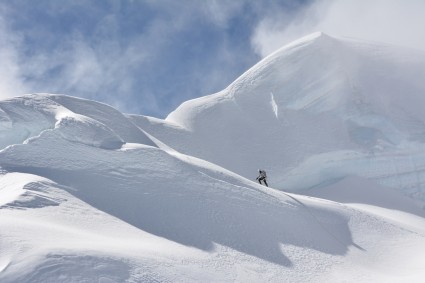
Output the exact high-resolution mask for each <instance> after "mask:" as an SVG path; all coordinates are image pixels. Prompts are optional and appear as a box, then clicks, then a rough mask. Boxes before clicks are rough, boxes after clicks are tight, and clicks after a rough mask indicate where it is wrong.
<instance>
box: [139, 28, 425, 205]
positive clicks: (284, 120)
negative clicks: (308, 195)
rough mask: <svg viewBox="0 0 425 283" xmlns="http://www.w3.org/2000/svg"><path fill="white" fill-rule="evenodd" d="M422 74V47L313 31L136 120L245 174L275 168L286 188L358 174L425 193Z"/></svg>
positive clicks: (274, 176) (276, 181)
mask: <svg viewBox="0 0 425 283" xmlns="http://www.w3.org/2000/svg"><path fill="white" fill-rule="evenodd" d="M423 78H425V54H424V53H421V52H419V51H415V50H413V51H412V50H405V49H402V48H399V47H395V46H388V45H383V44H378V43H370V42H362V41H359V40H352V39H340V38H333V37H330V36H328V35H326V34H323V33H315V34H312V35H310V36H307V37H305V38H302V39H300V40H298V41H296V42H293V43H292V44H289V45H287V46H285V47H283V48H282V49H280V50H278V51H277V52H275V53H274V54H272V55H270V56H269V57H267V58H265V59H264V60H262V61H261V62H259V63H258V64H257V65H255V66H254V67H252V68H251V69H250V70H248V71H247V72H246V73H245V74H243V75H242V76H241V77H240V78H238V79H237V80H236V81H235V82H234V83H232V84H231V85H230V86H229V87H228V88H227V89H225V90H223V91H221V92H220V93H217V94H214V95H210V96H206V97H201V98H198V99H195V100H191V101H187V102H185V103H183V104H182V105H181V106H180V107H179V108H178V109H176V110H175V111H174V112H172V113H171V114H170V115H169V116H168V117H167V119H166V120H165V121H158V120H156V119H150V118H145V117H134V120H135V122H136V124H138V125H140V126H141V127H143V128H144V129H146V131H148V132H149V133H150V134H152V135H153V136H155V137H157V138H158V139H160V140H162V141H163V142H165V143H167V144H168V145H169V146H171V147H173V148H175V149H176V150H179V151H180V152H184V153H187V154H190V155H193V156H197V157H199V158H202V159H206V160H209V161H211V162H214V163H215V164H218V165H221V166H223V167H225V168H227V169H229V170H231V171H233V172H236V173H238V174H240V175H242V176H244V177H247V178H251V179H252V177H254V176H255V174H256V171H257V169H258V168H264V169H266V170H267V169H268V171H269V172H270V174H269V175H270V181H271V182H272V183H273V185H274V187H276V188H280V189H283V190H290V191H300V190H305V189H308V188H311V187H315V186H317V184H320V183H327V182H329V181H330V180H332V179H335V180H338V179H341V178H343V177H345V176H347V175H350V174H357V175H361V176H364V177H367V178H374V179H377V181H379V182H380V183H382V184H385V185H389V186H392V187H395V188H400V189H402V190H404V191H406V192H407V191H408V193H409V194H415V195H420V197H421V198H422V200H425V194H424V192H425V191H424V190H422V188H423V187H424V185H425V174H424V171H423V170H422V169H421V168H423V167H424V166H425V156H424V152H425V151H424V142H425V112H424V111H423V109H422V106H423V105H425V80H424V79H423ZM389 155H390V156H391V158H388V156H389ZM394 163H396V164H398V166H394ZM306 173H308V174H306Z"/></svg>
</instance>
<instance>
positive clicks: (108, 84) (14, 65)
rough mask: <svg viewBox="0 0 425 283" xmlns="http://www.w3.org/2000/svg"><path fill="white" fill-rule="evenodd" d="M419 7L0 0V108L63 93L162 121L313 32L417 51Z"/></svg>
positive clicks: (389, 0) (286, 1) (303, 0)
mask: <svg viewBox="0 0 425 283" xmlns="http://www.w3.org/2000/svg"><path fill="white" fill-rule="evenodd" d="M403 3H404V4H403ZM424 3H425V1H421V0H406V1H401V0H385V1H384V0H372V1H365V0H363V1H362V0H357V1H356V0H347V1H333V0H317V1H316V0H298V1H297V0H263V1H251V0H157V1H154V0H140V1H137V0H133V1H130V0H129V1H118V0H92V1H90V0H69V1H62V0H50V1H47V0H38V1H32V0H14V1H8V0H0V62H2V63H1V65H0V98H6V97H11V96H15V95H21V94H24V93H36V92H49V93H63V94H68V95H73V96H79V97H84V98H88V99H94V100H97V101H101V102H105V103H108V104H110V105H112V106H114V107H116V108H118V109H119V110H121V111H123V112H126V113H134V114H143V115H149V116H155V117H160V118H164V117H165V116H166V115H167V114H168V113H169V112H171V111H172V110H174V109H175V108H176V107H177V106H178V105H180V104H181V103H182V102H184V101H186V100H188V99H191V98H195V97H199V96H203V95H208V94H211V93H214V92H217V91H220V90H222V89H224V88H225V87H226V86H227V85H229V84H230V83H231V82H232V81H234V80H235V79H236V78H237V77H238V76H240V75H241V74H242V73H243V72H244V71H246V70H247V69H248V68H250V67H251V66H253V65H254V64H255V63H257V62H258V61H259V60H261V58H263V57H265V56H266V55H267V54H269V53H270V52H273V51H274V50H276V49H277V48H279V47H281V46H283V45H284V44H286V43H288V42H290V41H291V40H294V39H296V38H298V37H301V36H304V35H306V34H308V33H311V32H314V31H317V30H322V31H325V32H328V33H330V34H333V35H347V36H355V37H360V38H366V39H375V40H381V41H386V42H390V43H403V44H405V45H409V46H413V47H418V48H423V47H424V46H425V44H424V42H425V40H423V37H424V36H425V35H423V34H424V33H423V26H425V20H424V19H425V15H424V13H425V6H424Z"/></svg>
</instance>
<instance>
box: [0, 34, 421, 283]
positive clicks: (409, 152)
mask: <svg viewBox="0 0 425 283" xmlns="http://www.w3.org/2000/svg"><path fill="white" fill-rule="evenodd" d="M424 58H425V57H423V55H421V54H416V53H415V52H413V51H409V52H406V51H405V50H402V49H399V48H396V47H392V46H383V45H380V44H375V43H365V42H359V41H354V40H346V39H336V38H331V37H329V36H327V35H324V34H321V33H318V34H314V35H311V36H309V37H306V38H303V39H301V40H299V41H297V42H294V43H292V44H290V45H288V46H285V47H283V48H282V49H281V50H279V51H277V52H276V53H274V54H272V55H271V56H269V57H267V58H265V59H264V60H262V61H261V62H259V63H258V64H257V65H256V66H254V67H253V68H252V69H250V70H248V71H247V72H246V73H245V74H243V75H242V76H241V77H240V78H239V79H238V80H236V81H235V82H234V83H233V84H231V85H230V86H229V87H228V88H227V89H225V90H223V91H222V92H220V93H218V94H214V95H210V96H207V97H202V98H199V99H196V100H193V101H188V102H186V103H184V104H183V105H181V106H180V107H179V108H178V109H176V110H175V111H174V112H173V113H171V114H170V115H169V116H168V117H167V119H166V120H159V119H155V118H151V117H144V116H136V115H125V114H122V113H120V112H119V111H117V110H116V109H114V108H112V107H110V106H107V105H105V104H101V103H98V102H94V101H89V100H84V99H79V98H75V97H69V96H65V95H53V94H35V95H26V96H22V97H15V98H12V99H9V100H4V101H0V282H102V283H104V282H341V281H345V282H422V280H423V278H424V277H425V270H424V269H423V261H424V259H425V257H424V254H423V250H424V248H425V210H424V209H423V208H422V207H421V206H422V205H423V202H422V201H423V192H424V189H423V182H425V179H424V176H423V173H424V171H423V168H424V165H425V162H424V161H422V160H423V158H422V157H423V153H422V152H421V151H422V149H423V147H424V146H423V142H424V140H423V133H425V126H423V121H424V118H425V115H424V114H422V113H421V112H420V108H419V107H420V105H421V102H422V99H424V98H423V95H424V90H425V87H424V83H423V82H422V81H421V77H423V75H425V74H424V72H425V68H424V66H425V64H424V62H425V60H424ZM258 167H262V168H265V169H266V170H267V171H268V173H269V175H270V176H269V179H270V180H269V182H270V185H271V187H272V188H266V187H264V186H260V185H259V184H257V183H255V182H253V181H252V179H255V177H256V174H257V172H256V171H257V169H258ZM246 177H248V178H246ZM249 179H251V180H249ZM276 188H277V189H281V190H276ZM393 188H397V189H399V190H394V189H393ZM282 189H283V190H293V191H298V192H304V193H305V194H309V195H310V196H305V195H304V196H303V195H295V194H290V193H286V192H284V191H282ZM307 189H310V190H307ZM313 196H314V197H313Z"/></svg>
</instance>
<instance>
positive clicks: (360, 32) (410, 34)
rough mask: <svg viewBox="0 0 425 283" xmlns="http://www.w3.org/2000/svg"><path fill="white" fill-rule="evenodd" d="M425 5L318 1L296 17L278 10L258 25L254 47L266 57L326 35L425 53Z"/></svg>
mask: <svg viewBox="0 0 425 283" xmlns="http://www.w3.org/2000/svg"><path fill="white" fill-rule="evenodd" d="M424 26H425V2H424V1H422V0H408V1H399V0H370V1H365V0H360V1H359V0H345V1H336V0H319V1H314V2H312V3H311V4H310V5H308V6H306V7H305V8H304V9H302V10H299V11H298V12H297V15H296V16H294V15H292V16H291V17H290V21H288V15H286V14H285V12H284V11H281V10H277V11H276V12H275V13H273V14H272V15H271V16H269V17H267V18H264V19H263V20H262V21H260V22H259V24H258V26H257V28H256V30H255V32H254V34H253V37H252V44H253V46H254V47H255V50H256V52H258V54H260V55H261V56H263V57H264V56H266V55H268V54H270V53H271V52H272V51H274V50H276V49H278V48H279V47H281V46H283V45H284V44H286V43H288V42H290V41H292V40H294V39H296V38H299V37H301V36H304V35H306V34H309V33H312V32H316V31H323V32H326V33H329V34H331V35H335V36H349V37H356V38H361V39H367V40H374V41H381V42H387V43H392V44H397V45H404V46H409V47H413V48H418V49H424V50H425V33H424V31H423V27H424Z"/></svg>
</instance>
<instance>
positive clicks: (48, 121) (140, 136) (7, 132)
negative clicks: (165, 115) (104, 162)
mask: <svg viewBox="0 0 425 283" xmlns="http://www.w3.org/2000/svg"><path fill="white" fill-rule="evenodd" d="M44 131H55V132H58V133H59V134H60V135H62V137H64V138H65V139H68V140H70V141H74V142H81V143H83V144H87V145H92V146H96V147H102V148H120V147H121V145H122V144H123V143H125V142H137V143H142V144H147V145H154V143H153V142H152V141H151V140H150V139H149V138H148V137H147V136H146V135H145V134H144V132H143V131H142V130H141V129H139V128H137V127H136V126H135V125H134V124H133V123H132V122H130V121H129V120H128V119H127V118H126V117H125V116H124V115H123V114H121V113H120V112H119V111H117V110H115V109H113V108H112V107H110V106H107V105H104V104H101V103H98V102H94V101H88V100H83V99H78V98H73V97H67V96H63V95H51V94H38V95H27V96H23V97H17V98H13V99H10V100H5V101H1V102H0V149H1V148H4V147H6V146H9V145H13V144H21V143H25V142H28V141H29V140H30V139H31V138H32V137H36V136H38V135H40V134H41V133H43V132H44Z"/></svg>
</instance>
